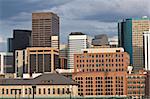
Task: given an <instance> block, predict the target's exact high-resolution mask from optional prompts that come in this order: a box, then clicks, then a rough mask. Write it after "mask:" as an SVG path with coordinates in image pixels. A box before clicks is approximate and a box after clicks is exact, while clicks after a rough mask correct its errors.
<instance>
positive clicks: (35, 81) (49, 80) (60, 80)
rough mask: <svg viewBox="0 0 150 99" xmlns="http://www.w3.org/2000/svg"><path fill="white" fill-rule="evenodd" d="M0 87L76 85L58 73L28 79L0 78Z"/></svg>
mask: <svg viewBox="0 0 150 99" xmlns="http://www.w3.org/2000/svg"><path fill="white" fill-rule="evenodd" d="M0 85H77V83H76V82H75V81H73V80H72V79H70V78H67V77H65V76H63V75H61V74H58V73H45V74H42V75H39V76H37V77H35V78H28V79H27V78H26V79H25V78H22V79H14V78H7V79H6V78H1V79H0Z"/></svg>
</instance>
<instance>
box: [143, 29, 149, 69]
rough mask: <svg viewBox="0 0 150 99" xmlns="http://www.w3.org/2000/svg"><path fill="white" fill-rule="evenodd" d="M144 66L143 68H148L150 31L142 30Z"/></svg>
mask: <svg viewBox="0 0 150 99" xmlns="http://www.w3.org/2000/svg"><path fill="white" fill-rule="evenodd" d="M143 35H144V64H145V65H144V66H145V70H150V31H149V32H144V33H143Z"/></svg>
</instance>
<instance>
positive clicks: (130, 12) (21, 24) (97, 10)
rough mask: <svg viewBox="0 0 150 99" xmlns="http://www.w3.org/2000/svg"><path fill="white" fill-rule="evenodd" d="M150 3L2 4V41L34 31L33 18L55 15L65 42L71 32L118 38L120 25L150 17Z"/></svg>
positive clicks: (48, 0) (72, 0) (12, 0)
mask: <svg viewBox="0 0 150 99" xmlns="http://www.w3.org/2000/svg"><path fill="white" fill-rule="evenodd" d="M149 5H150V0H0V32H1V33H0V37H3V38H4V39H6V37H10V36H12V30H13V29H31V28H32V26H31V14H32V12H35V11H53V12H54V13H57V14H58V15H59V16H60V35H61V41H62V42H67V36H68V34H69V33H70V32H75V31H80V32H84V33H86V34H89V35H91V36H93V35H95V34H101V33H102V34H103V33H106V34H108V36H110V37H113V36H116V35H117V21H118V20H120V19H124V18H131V17H141V16H145V15H147V16H150V6H149Z"/></svg>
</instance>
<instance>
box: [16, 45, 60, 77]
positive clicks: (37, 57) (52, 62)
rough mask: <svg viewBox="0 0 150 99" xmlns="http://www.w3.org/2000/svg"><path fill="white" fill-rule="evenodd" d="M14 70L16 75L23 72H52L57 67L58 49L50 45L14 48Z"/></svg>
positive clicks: (20, 74)
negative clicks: (21, 48) (22, 48)
mask: <svg viewBox="0 0 150 99" xmlns="http://www.w3.org/2000/svg"><path fill="white" fill-rule="evenodd" d="M15 65H16V66H15V67H16V69H15V72H16V74H17V75H18V76H22V75H23V73H43V72H54V70H55V69H56V68H59V51H58V49H56V48H51V47H29V48H26V49H25V50H16V54H15Z"/></svg>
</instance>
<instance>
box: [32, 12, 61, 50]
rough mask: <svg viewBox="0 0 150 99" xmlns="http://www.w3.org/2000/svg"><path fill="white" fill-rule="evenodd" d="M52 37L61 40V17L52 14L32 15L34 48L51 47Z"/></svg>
mask: <svg viewBox="0 0 150 99" xmlns="http://www.w3.org/2000/svg"><path fill="white" fill-rule="evenodd" d="M51 36H58V38H59V17H58V16H57V15H56V14H54V13H52V12H42V13H32V46H33V47H51Z"/></svg>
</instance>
